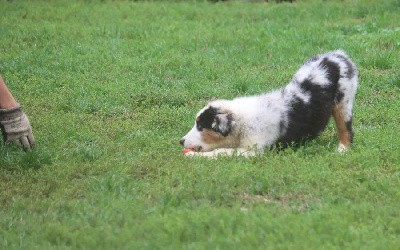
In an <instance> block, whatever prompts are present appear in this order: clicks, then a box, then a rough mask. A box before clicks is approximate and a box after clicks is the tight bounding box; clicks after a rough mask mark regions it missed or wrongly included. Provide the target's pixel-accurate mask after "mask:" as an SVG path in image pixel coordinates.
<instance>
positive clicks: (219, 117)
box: [211, 113, 235, 136]
mask: <svg viewBox="0 0 400 250" xmlns="http://www.w3.org/2000/svg"><path fill="white" fill-rule="evenodd" d="M234 125H235V121H234V119H233V116H232V114H230V113H226V114H225V113H223V114H216V115H215V119H214V121H213V123H212V125H211V128H212V129H213V130H214V131H216V132H218V133H220V134H221V135H223V136H228V135H229V133H230V132H231V130H232V128H233V126H234Z"/></svg>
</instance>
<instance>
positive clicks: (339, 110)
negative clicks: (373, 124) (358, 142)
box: [333, 105, 351, 147]
mask: <svg viewBox="0 0 400 250" xmlns="http://www.w3.org/2000/svg"><path fill="white" fill-rule="evenodd" d="M333 118H334V119H335V123H336V128H337V131H338V135H339V141H340V143H341V144H342V145H343V146H345V147H347V146H348V145H349V144H350V143H351V132H350V131H348V130H347V127H346V122H345V120H344V116H343V106H341V105H336V106H335V107H334V108H333Z"/></svg>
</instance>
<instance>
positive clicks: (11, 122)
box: [0, 104, 35, 151]
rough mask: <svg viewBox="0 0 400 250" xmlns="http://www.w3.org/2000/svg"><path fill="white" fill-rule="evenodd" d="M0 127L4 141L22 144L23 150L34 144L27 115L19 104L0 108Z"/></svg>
mask: <svg viewBox="0 0 400 250" xmlns="http://www.w3.org/2000/svg"><path fill="white" fill-rule="evenodd" d="M0 127H1V130H2V132H3V138H4V142H5V143H11V142H14V143H17V144H22V146H23V148H24V150H25V151H26V150H28V149H30V148H31V147H32V146H33V145H34V144H35V138H34V137H33V134H32V128H31V125H30V124H29V120H28V117H27V116H26V114H25V113H24V112H23V111H22V109H21V106H20V105H19V104H17V106H16V107H14V108H10V109H0Z"/></svg>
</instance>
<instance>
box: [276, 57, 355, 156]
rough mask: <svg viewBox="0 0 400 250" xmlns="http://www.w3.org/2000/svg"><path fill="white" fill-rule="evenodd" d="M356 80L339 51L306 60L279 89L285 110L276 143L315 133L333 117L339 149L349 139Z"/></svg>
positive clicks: (320, 130)
mask: <svg viewBox="0 0 400 250" xmlns="http://www.w3.org/2000/svg"><path fill="white" fill-rule="evenodd" d="M357 83H358V72H357V69H356V66H355V64H354V63H353V62H352V61H351V60H350V59H349V58H348V56H347V55H346V54H345V53H344V52H343V51H341V50H338V51H333V52H330V53H327V54H323V55H318V56H315V57H313V58H312V59H310V60H309V61H307V62H306V63H305V64H304V65H303V66H302V67H301V68H300V69H299V70H298V71H297V73H296V74H295V76H294V78H293V80H292V81H291V82H290V83H289V84H288V85H287V86H286V87H285V88H284V89H283V90H282V96H283V98H284V99H285V104H286V105H287V107H288V109H287V112H286V113H285V115H284V116H283V117H282V121H281V125H280V136H279V140H278V143H280V144H281V145H284V146H285V145H287V144H289V143H292V142H300V141H302V140H305V139H311V138H314V137H316V136H318V135H319V134H320V133H321V132H322V131H323V130H324V129H325V127H326V125H327V123H328V121H329V118H330V117H331V116H332V114H333V116H334V118H335V122H336V125H337V128H338V132H339V137H340V146H339V147H342V148H343V149H344V148H345V147H347V145H348V144H350V143H351V142H352V139H353V131H352V109H353V102H354V97H355V93H356V89H357Z"/></svg>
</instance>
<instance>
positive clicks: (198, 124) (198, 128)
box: [196, 122, 203, 131]
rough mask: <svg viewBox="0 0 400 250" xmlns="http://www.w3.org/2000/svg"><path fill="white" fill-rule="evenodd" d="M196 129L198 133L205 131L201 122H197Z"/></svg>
mask: <svg viewBox="0 0 400 250" xmlns="http://www.w3.org/2000/svg"><path fill="white" fill-rule="evenodd" d="M196 128H197V130H198V131H202V130H203V127H202V126H201V125H200V123H199V122H196Z"/></svg>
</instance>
